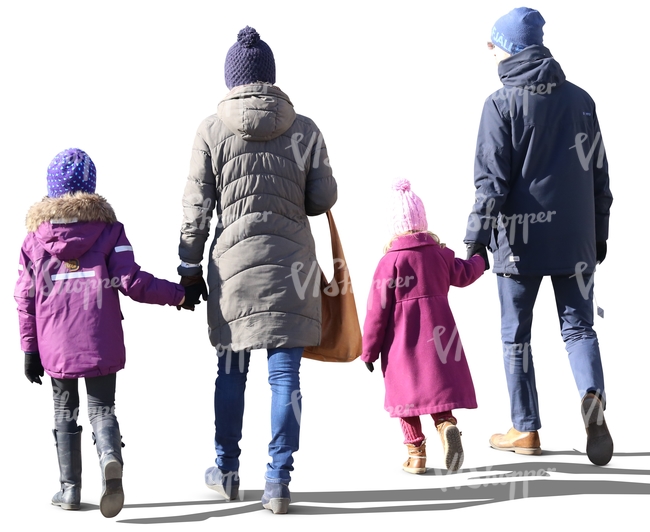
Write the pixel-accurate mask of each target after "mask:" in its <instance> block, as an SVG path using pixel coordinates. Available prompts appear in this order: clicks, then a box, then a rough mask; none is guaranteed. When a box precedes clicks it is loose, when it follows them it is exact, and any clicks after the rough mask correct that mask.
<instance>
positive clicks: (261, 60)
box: [224, 26, 275, 89]
mask: <svg viewBox="0 0 650 532" xmlns="http://www.w3.org/2000/svg"><path fill="white" fill-rule="evenodd" d="M224 70H225V77H226V86H227V87H228V89H232V88H233V87H238V86H240V85H248V84H250V83H256V82H258V81H261V82H264V83H270V84H274V83H275V58H274V57H273V52H272V51H271V48H270V47H269V45H268V44H266V43H265V42H264V41H263V40H262V39H260V35H259V33H257V31H255V28H251V27H249V26H246V27H245V28H244V29H242V30H240V31H239V33H238V35H237V42H236V43H235V44H233V45H232V46H231V47H230V50H228V53H227V54H226V64H225V68H224Z"/></svg>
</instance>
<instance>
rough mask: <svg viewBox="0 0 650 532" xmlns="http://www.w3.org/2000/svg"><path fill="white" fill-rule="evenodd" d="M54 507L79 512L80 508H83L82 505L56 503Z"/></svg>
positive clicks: (53, 503)
mask: <svg viewBox="0 0 650 532" xmlns="http://www.w3.org/2000/svg"><path fill="white" fill-rule="evenodd" d="M52 505H54V506H58V507H59V508H61V509H62V510H78V509H79V508H81V504H68V503H62V502H54V501H52Z"/></svg>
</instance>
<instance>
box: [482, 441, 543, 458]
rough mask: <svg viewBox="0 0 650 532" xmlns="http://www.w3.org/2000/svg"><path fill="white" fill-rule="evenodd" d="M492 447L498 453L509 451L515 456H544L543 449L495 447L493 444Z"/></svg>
mask: <svg viewBox="0 0 650 532" xmlns="http://www.w3.org/2000/svg"><path fill="white" fill-rule="evenodd" d="M490 447H492V449H496V450H497V451H509V452H511V453H515V454H525V455H526V456H531V455H535V456H539V455H540V454H542V449H541V447H495V446H494V445H493V444H492V443H490Z"/></svg>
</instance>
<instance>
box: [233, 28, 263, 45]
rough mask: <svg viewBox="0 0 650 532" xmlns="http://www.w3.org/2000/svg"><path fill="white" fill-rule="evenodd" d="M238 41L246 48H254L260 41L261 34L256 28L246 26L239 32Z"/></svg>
mask: <svg viewBox="0 0 650 532" xmlns="http://www.w3.org/2000/svg"><path fill="white" fill-rule="evenodd" d="M237 42H238V43H239V44H241V45H242V46H243V47H244V48H252V47H253V46H255V45H256V44H257V43H258V42H260V34H259V33H257V31H255V28H251V27H250V26H246V27H245V28H244V29H243V30H240V31H239V33H238V34H237Z"/></svg>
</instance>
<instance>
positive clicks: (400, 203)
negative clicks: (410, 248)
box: [393, 179, 429, 235]
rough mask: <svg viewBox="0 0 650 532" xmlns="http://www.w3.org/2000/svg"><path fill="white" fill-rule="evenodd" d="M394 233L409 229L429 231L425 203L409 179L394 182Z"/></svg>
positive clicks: (404, 231)
mask: <svg viewBox="0 0 650 532" xmlns="http://www.w3.org/2000/svg"><path fill="white" fill-rule="evenodd" d="M393 189H394V190H395V194H393V234H396V235H399V234H401V233H406V232H408V231H427V230H428V229H429V226H428V224H427V215H426V213H425V212H424V204H423V203H422V200H421V199H420V198H418V197H417V196H416V195H415V194H414V193H413V191H412V190H411V183H410V182H409V181H408V179H398V180H397V181H395V182H394V183H393Z"/></svg>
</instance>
